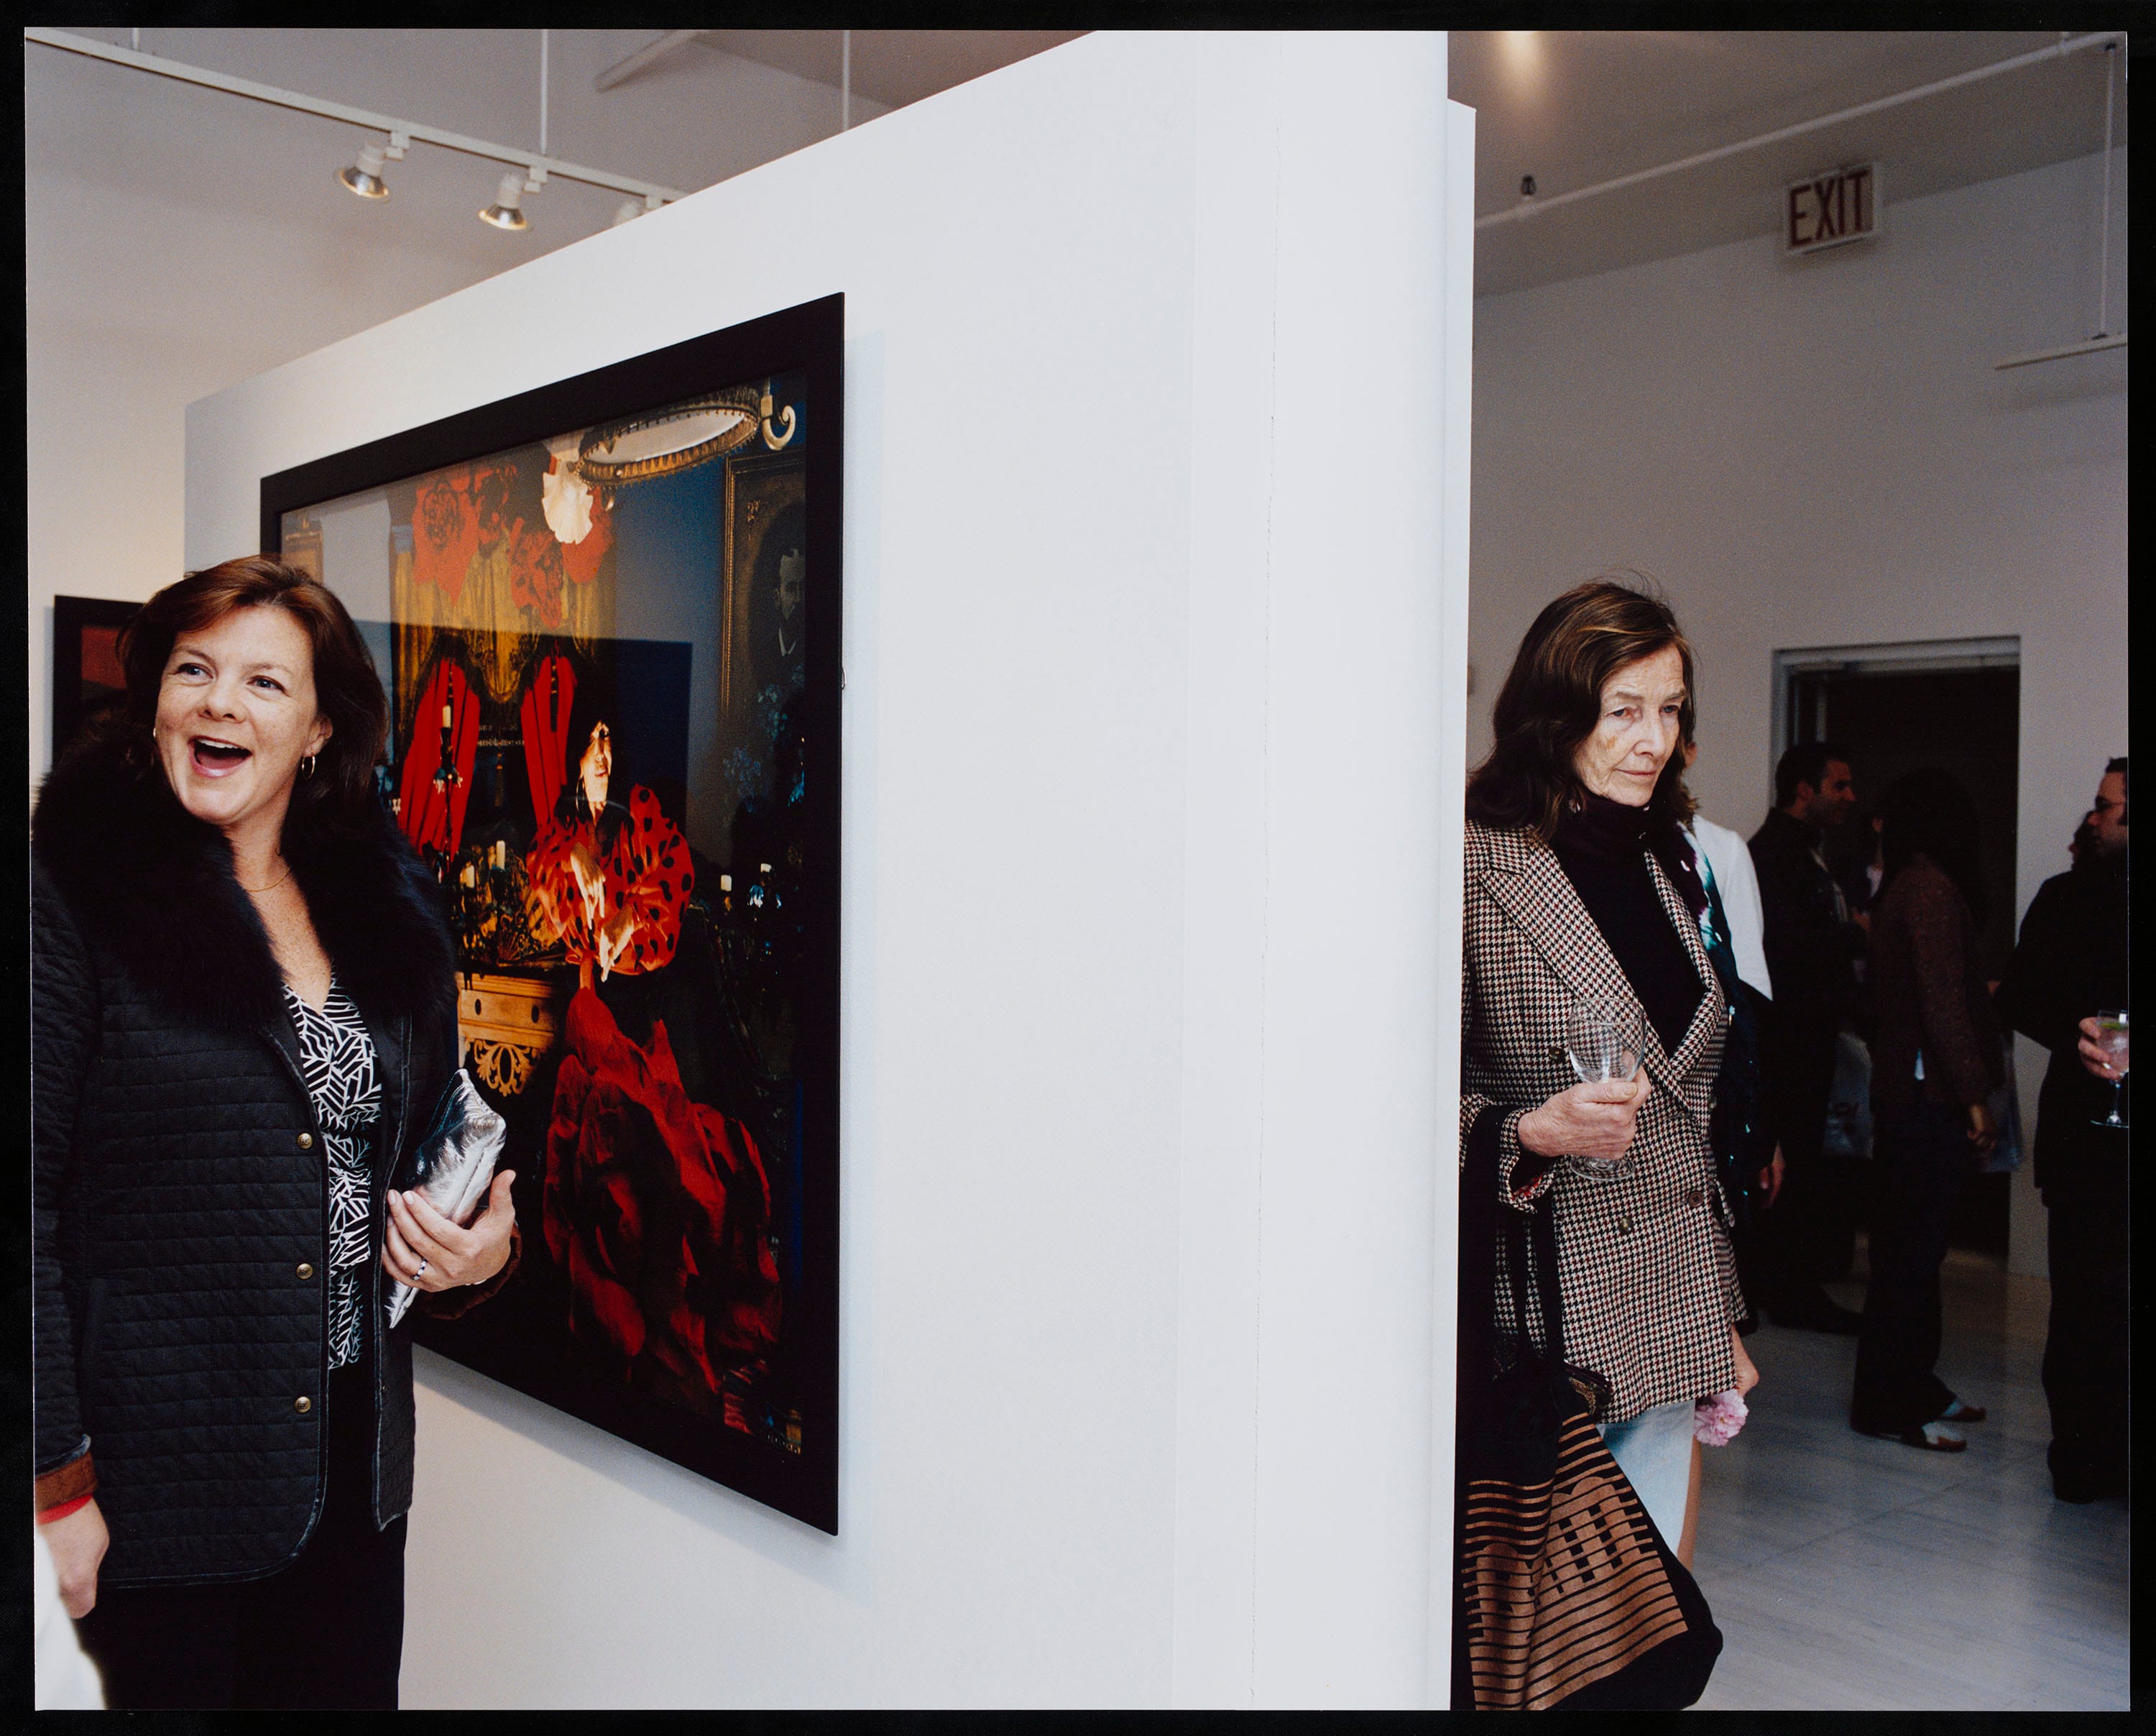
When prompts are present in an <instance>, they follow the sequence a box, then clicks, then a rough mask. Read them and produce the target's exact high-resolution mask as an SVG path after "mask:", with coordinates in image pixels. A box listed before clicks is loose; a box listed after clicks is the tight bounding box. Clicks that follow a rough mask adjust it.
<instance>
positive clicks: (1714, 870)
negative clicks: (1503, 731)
mask: <svg viewBox="0 0 2156 1736" xmlns="http://www.w3.org/2000/svg"><path fill="white" fill-rule="evenodd" d="M1682 752H1683V754H1684V768H1685V771H1686V773H1687V774H1689V773H1691V768H1692V765H1693V763H1694V762H1695V761H1697V759H1698V758H1699V742H1698V741H1697V739H1696V738H1694V737H1689V736H1688V737H1686V738H1685V743H1684V747H1683V749H1682ZM1684 833H1685V837H1686V840H1689V841H1690V843H1691V847H1692V853H1693V855H1695V856H1697V859H1698V862H1699V873H1700V879H1701V881H1702V882H1703V883H1704V884H1705V886H1706V888H1707V908H1706V910H1705V911H1703V912H1701V915H1700V919H1699V930H1700V938H1701V939H1702V941H1703V942H1705V943H1706V946H1707V958H1708V961H1709V962H1710V963H1712V965H1713V966H1714V973H1715V975H1716V977H1717V978H1719V979H1720V981H1721V984H1722V994H1723V995H1724V996H1725V997H1726V998H1727V1000H1728V1003H1729V1034H1728V1036H1727V1039H1726V1040H1725V1041H1724V1043H1723V1046H1722V1067H1721V1071H1719V1072H1718V1073H1717V1075H1716V1076H1715V1085H1714V1097H1713V1099H1712V1107H1710V1109H1709V1111H1708V1114H1707V1144H1708V1146H1709V1147H1710V1148H1712V1151H1713V1153H1714V1158H1715V1162H1716V1163H1717V1166H1718V1167H1719V1169H1720V1172H1721V1176H1722V1193H1723V1194H1724V1196H1725V1197H1726V1198H1727V1200H1728V1204H1729V1209H1730V1218H1731V1223H1730V1230H1729V1240H1730V1244H1731V1246H1732V1250H1733V1251H1734V1252H1735V1255H1736V1258H1737V1273H1738V1280H1739V1281H1740V1283H1741V1285H1742V1287H1743V1289H1744V1290H1745V1291H1746V1292H1750V1291H1751V1290H1752V1289H1753V1287H1755V1286H1756V1285H1757V1284H1758V1281H1759V1276H1758V1274H1759V1253H1758V1220H1759V1215H1760V1214H1761V1213H1763V1212H1764V1211H1767V1210H1771V1209H1772V1208H1773V1206H1774V1199H1775V1196H1776V1195H1777V1194H1779V1193H1780V1192H1781V1190H1782V1174H1783V1167H1784V1166H1783V1163H1782V1153H1781V1152H1780V1151H1779V1149H1778V1148H1775V1146H1774V1130H1773V1128H1772V1127H1770V1126H1769V1125H1768V1122H1767V1117H1766V1104H1765V1100H1764V1096H1763V1091H1762V1090H1761V1078H1760V1068H1759V1041H1760V1032H1761V1030H1762V1029H1763V1025H1764V1023H1765V1017H1766V1013H1767V1006H1768V1002H1769V1001H1770V1000H1772V999H1773V998H1774V979H1773V978H1772V977H1770V976H1769V975H1768V971H1767V954H1766V948H1765V944H1764V938H1763V935H1764V923H1763V920H1762V917H1761V915H1760V911H1759V881H1758V876H1757V874H1755V873H1754V871H1753V866H1752V852H1751V851H1750V850H1748V849H1747V848H1746V847H1745V843H1744V839H1743V835H1742V834H1741V833H1738V832H1732V830H1730V829H1729V828H1728V827H1727V826H1718V825H1717V824H1715V823H1714V822H1713V821H1712V820H1711V819H1707V818H1706V817H1705V816H1704V815H1702V814H1697V813H1695V814H1693V815H1692V817H1691V820H1690V821H1689V822H1687V823H1686V826H1685V829H1684ZM1758 1324H1759V1322H1758V1317H1756V1316H1755V1315H1754V1314H1753V1312H1752V1311H1751V1309H1750V1308H1749V1307H1747V1308H1744V1309H1743V1311H1742V1312H1740V1313H1739V1314H1738V1319H1737V1330H1738V1333H1739V1335H1740V1336H1741V1335H1743V1334H1744V1333H1750V1332H1753V1331H1754V1330H1756V1329H1757V1328H1758ZM1699 1485H1700V1445H1699V1441H1697V1439H1696V1438H1695V1439H1694V1441H1692V1444H1691V1477H1690V1482H1689V1486H1688V1487H1687V1490H1686V1497H1685V1527H1684V1533H1683V1534H1682V1536H1681V1537H1680V1538H1678V1540H1677V1546H1676V1548H1677V1559H1678V1560H1680V1561H1681V1562H1682V1563H1683V1564H1685V1565H1686V1567H1687V1568H1689V1567H1690V1566H1691V1559H1692V1545H1693V1543H1694V1542H1695V1540H1696V1535H1697V1527H1698V1524H1699V1509H1700V1500H1699Z"/></svg>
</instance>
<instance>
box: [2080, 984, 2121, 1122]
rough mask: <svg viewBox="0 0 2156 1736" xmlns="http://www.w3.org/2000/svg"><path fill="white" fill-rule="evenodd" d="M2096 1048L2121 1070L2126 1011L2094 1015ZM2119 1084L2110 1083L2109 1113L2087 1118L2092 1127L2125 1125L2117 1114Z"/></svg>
mask: <svg viewBox="0 0 2156 1736" xmlns="http://www.w3.org/2000/svg"><path fill="white" fill-rule="evenodd" d="M2096 1046H2097V1048H2099V1049H2101V1050H2103V1052H2104V1055H2105V1057H2106V1058H2107V1060H2109V1061H2110V1062H2111V1064H2112V1066H2115V1067H2118V1068H2120V1069H2122V1070H2123V1068H2124V1066H2125V1065H2126V1056H2127V1040H2126V1011H2125V1009H2123V1008H2121V1009H2118V1010H2117V1011H2116V1012H2107V1013H2098V1014H2097V1015H2096ZM2120 1083H2121V1081H2118V1080H2117V1079H2114V1080H2112V1081H2111V1113H2110V1114H2108V1115H2092V1116H2091V1117H2089V1124H2090V1125H2091V1126H2092V1127H2125V1126H2126V1125H2127V1120H2126V1117H2124V1116H2123V1115H2121V1114H2120V1113H2119V1112H2118V1087H2119V1085H2120Z"/></svg>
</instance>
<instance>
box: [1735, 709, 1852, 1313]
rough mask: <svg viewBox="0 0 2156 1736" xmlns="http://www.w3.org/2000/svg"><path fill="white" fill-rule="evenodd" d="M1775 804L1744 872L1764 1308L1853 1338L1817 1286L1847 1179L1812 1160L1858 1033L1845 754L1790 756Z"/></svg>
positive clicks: (1815, 749)
mask: <svg viewBox="0 0 2156 1736" xmlns="http://www.w3.org/2000/svg"><path fill="white" fill-rule="evenodd" d="M1774 803H1775V806H1774V812H1773V813H1771V814H1768V816H1767V819H1766V823H1765V824H1763V825H1762V826H1761V827H1760V828H1759V829H1758V831H1757V832H1755V833H1754V834H1753V836H1752V862H1753V867H1754V868H1756V869H1757V870H1758V876H1759V901H1760V904H1761V906H1762V907H1763V911H1764V913H1765V917H1766V947H1767V968H1768V973H1770V974H1771V975H1772V977H1773V978H1774V1000H1773V1002H1772V1003H1771V1004H1770V1008H1769V1010H1768V1016H1767V1020H1766V1030H1765V1040H1764V1042H1763V1045H1762V1050H1761V1056H1760V1060H1761V1071H1762V1074H1763V1081H1762V1082H1763V1086H1764V1087H1765V1096H1766V1100H1767V1112H1768V1122H1769V1123H1770V1125H1772V1126H1773V1127H1774V1130H1775V1133H1776V1135H1777V1137H1778V1138H1779V1139H1780V1142H1781V1147H1782V1157H1783V1160H1784V1164H1785V1165H1786V1174H1785V1177H1784V1182H1783V1186H1782V1195H1781V1198H1780V1199H1779V1200H1778V1201H1777V1202H1776V1203H1775V1205H1774V1209H1773V1210H1771V1211H1769V1212H1768V1213H1767V1214H1766V1215H1765V1216H1764V1218H1763V1220H1762V1221H1761V1224H1760V1233H1759V1255H1760V1261H1759V1263H1760V1267H1761V1271H1760V1278H1761V1282H1762V1287H1763V1289H1764V1290H1765V1292H1766V1294H1765V1295H1764V1296H1763V1297H1762V1298H1760V1300H1761V1302H1762V1303H1763V1306H1764V1307H1765V1308H1766V1311H1767V1313H1768V1317H1769V1318H1771V1319H1772V1320H1773V1321H1774V1323H1775V1324H1776V1325H1777V1326H1797V1327H1808V1328H1812V1329H1813V1330H1815V1331H1818V1332H1831V1333H1855V1332H1856V1328H1857V1324H1858V1322H1859V1320H1860V1319H1861V1316H1859V1315H1858V1314H1857V1313H1856V1311H1855V1310H1854V1309H1851V1308H1845V1307H1841V1306H1840V1305H1839V1304H1838V1303H1836V1302H1835V1301H1834V1300H1833V1298H1832V1297H1829V1296H1828V1295H1827V1293H1826V1291H1825V1287H1823V1286H1822V1285H1821V1283H1820V1274H1821V1272H1822V1271H1824V1270H1825V1269H1827V1268H1828V1267H1829V1266H1830V1265H1831V1264H1834V1263H1835V1257H1834V1256H1835V1243H1836V1241H1837V1240H1841V1239H1842V1238H1843V1237H1845V1235H1846V1233H1847V1230H1846V1225H1847V1221H1848V1218H1849V1215H1850V1212H1851V1206H1852V1204H1853V1202H1852V1201H1851V1198H1850V1195H1851V1192H1852V1183H1853V1178H1851V1177H1850V1176H1847V1175H1845V1174H1839V1173H1835V1172H1833V1171H1830V1169H1829V1168H1828V1167H1827V1164H1826V1160H1825V1158H1824V1157H1823V1156H1822V1154H1821V1152H1820V1145H1821V1143H1822V1142H1823V1140H1824V1138H1825V1132H1826V1112H1827V1100H1828V1098H1829V1097H1830V1094H1831V1093H1832V1091H1833V1088H1834V1061H1835V1034H1836V1033H1837V1032H1838V1031H1840V1030H1841V1028H1842V1027H1843V1026H1844V1025H1856V1024H1858V1023H1860V1022H1861V1017H1862V1011H1863V1000H1862V989H1861V987H1860V986H1859V984H1858V982H1857V976H1856V960H1857V958H1860V957H1861V955H1862V953H1863V952H1864V950H1865V918H1864V917H1861V916H1852V915H1851V912H1850V909H1849V905H1848V901H1847V900H1846V898H1845V896H1843V894H1842V891H1841V888H1840V886H1839V885H1838V884H1837V883H1836V881H1835V877H1834V876H1833V874H1832V873H1831V872H1830V871H1829V870H1828V867H1827V864H1826V855H1825V848H1824V845H1825V832H1826V829H1827V828H1828V827H1829V826H1832V825H1836V824H1840V822H1841V821H1842V820H1844V819H1845V818H1846V817H1847V816H1848V814H1849V813H1850V810H1851V809H1853V808H1854V807H1855V806H1856V784H1855V783H1854V782H1853V781H1852V779H1851V776H1850V769H1849V755H1848V753H1847V752H1845V750H1844V749H1842V748H1840V747H1836V746H1835V744H1834V743H1832V742H1799V744H1798V745H1797V746H1795V747H1792V748H1790V749H1789V752H1786V753H1784V755H1783V756H1782V759H1781V763H1780V764H1779V765H1778V766H1776V767H1775V768H1774Z"/></svg>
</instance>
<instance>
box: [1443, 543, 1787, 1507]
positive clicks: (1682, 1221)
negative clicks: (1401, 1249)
mask: <svg viewBox="0 0 2156 1736" xmlns="http://www.w3.org/2000/svg"><path fill="white" fill-rule="evenodd" d="M1495 723H1496V745H1495V746H1494V747H1492V748H1491V752H1490V755H1489V758H1487V759H1486V760H1485V761H1484V762H1483V763H1482V764H1481V766H1480V767H1478V768H1476V772H1475V773H1474V775H1473V776H1472V777H1471V778H1470V780H1469V783H1468V792H1467V813H1468V824H1467V846H1466V948H1465V973H1466V980H1465V985H1464V994H1465V1003H1466V1018H1465V1028H1464V1032H1463V1047H1462V1055H1461V1086H1460V1093H1461V1094H1460V1143H1461V1151H1462V1160H1463V1162H1464V1161H1465V1154H1466V1149H1467V1146H1468V1143H1469V1140H1470V1138H1471V1136H1472V1135H1473V1134H1474V1133H1475V1130H1476V1127H1477V1124H1478V1123H1481V1125H1482V1127H1483V1133H1484V1137H1485V1138H1487V1137H1489V1135H1490V1134H1491V1133H1492V1132H1494V1133H1495V1137H1496V1150H1497V1165H1498V1187H1499V1190H1500V1193H1501V1198H1502V1200H1503V1204H1504V1206H1505V1207H1506V1208H1507V1209H1510V1210H1514V1211H1518V1212H1522V1213H1525V1212H1532V1211H1534V1210H1537V1209H1538V1208H1539V1207H1540V1206H1541V1205H1542V1204H1543V1202H1544V1201H1545V1200H1547V1201H1548V1202H1549V1204H1550V1208H1551V1210H1552V1211H1553V1221H1554V1226H1555V1230H1556V1241H1557V1250H1558V1292H1559V1296H1560V1298H1561V1300H1562V1303H1563V1315H1564V1333H1565V1353H1566V1359H1567V1360H1568V1362H1570V1363H1572V1364H1574V1365H1576V1366H1579V1367H1584V1368H1589V1369H1594V1371H1595V1372H1596V1373H1598V1374H1600V1375H1601V1376H1602V1378H1603V1379H1604V1381H1605V1382H1606V1383H1607V1384H1608V1386H1609V1405H1608V1406H1607V1409H1606V1410H1604V1413H1603V1415H1601V1417H1600V1418H1599V1425H1600V1426H1601V1428H1602V1430H1603V1434H1604V1439H1605V1440H1606V1441H1608V1443H1609V1448H1610V1450H1611V1451H1612V1453H1613V1454H1614V1456H1615V1457H1616V1459H1617V1461H1618V1463H1619V1464H1620V1465H1621V1466H1624V1468H1625V1473H1626V1475H1627V1476H1628V1477H1630V1480H1631V1482H1632V1484H1633V1486H1634V1487H1635V1489H1636V1490H1637V1491H1638V1493H1639V1496H1640V1501H1641V1502H1642V1503H1643V1504H1644V1505H1645V1507H1646V1509H1647V1513H1648V1514H1649V1516H1650V1518H1652V1519H1653V1520H1654V1522H1655V1526H1656V1528H1658V1529H1659V1530H1660V1531H1661V1533H1662V1535H1663V1537H1664V1538H1665V1539H1666V1540H1667V1541H1668V1542H1669V1543H1671V1545H1672V1546H1674V1545H1675V1544H1676V1541H1677V1539H1678V1538H1680V1536H1681V1534H1682V1533H1683V1530H1684V1518H1685V1507H1686V1482H1687V1477H1688V1473H1689V1471H1690V1468H1691V1425H1692V1407H1693V1405H1694V1403H1695V1401H1696V1400H1699V1399H1702V1398H1706V1397H1709V1396H1711V1395H1712V1394H1717V1393H1719V1392H1723V1391H1727V1390H1729V1389H1737V1390H1738V1391H1743V1390H1744V1389H1748V1387H1749V1386H1750V1385H1751V1384H1752V1383H1753V1380H1754V1379H1756V1378H1757V1377H1756V1375H1755V1374H1753V1370H1752V1367H1751V1363H1750V1359H1749V1358H1748V1357H1747V1356H1746V1355H1745V1353H1744V1348H1743V1345H1742V1343H1739V1341H1738V1336H1737V1332H1736V1324H1735V1323H1736V1321H1737V1319H1738V1316H1739V1314H1740V1312H1742V1310H1741V1298H1740V1296H1739V1293H1738V1285H1737V1278H1736V1273H1735V1269H1734V1266H1733V1262H1732V1258H1731V1254H1730V1243H1729V1214H1728V1207H1727V1203H1726V1202H1725V1201H1724V1200H1723V1199H1722V1193H1721V1189H1720V1186H1719V1184H1718V1182H1717V1178H1716V1174H1715V1163H1714V1159H1713V1156H1712V1153H1711V1151H1710V1149H1709V1146H1708V1140H1707V1117H1708V1111H1709V1099H1710V1096H1711V1093H1712V1087H1713V1084H1714V1080H1715V1075H1716V1071H1717V1066H1718V1065H1719V1062H1720V1058H1721V1051H1722V1033H1723V1025H1724V1020H1725V1019H1726V1016H1727V1014H1726V1007H1725V1004H1724V1002H1723V1000H1722V995H1721V994H1720V992H1719V990H1718V988H1717V979H1716V977H1715V973H1714V968H1713V966H1712V963H1710V962H1709V960H1708V958H1707V951H1706V948H1705V947H1704V946H1703V945H1702V942H1701V937H1700V930H1699V913H1700V912H1701V911H1702V909H1703V908H1704V907H1705V906H1706V894H1705V891H1704V890H1703V889H1702V886H1701V884H1700V881H1699V876H1698V874H1697V870H1696V868H1695V865H1694V863H1693V861H1692V858H1691V850H1690V847H1689V846H1688V845H1686V843H1685V841H1684V838H1683V835H1682V832H1681V826H1682V824H1683V822H1684V820H1685V819H1686V817H1687V816H1688V815H1689V814H1690V813H1691V801H1690V799H1689V798H1688V797H1687V796H1686V794H1685V789H1684V783H1683V769H1682V767H1681V764H1673V763H1672V758H1673V756H1674V755H1675V753H1676V749H1677V746H1678V743H1679V742H1681V741H1683V740H1685V739H1687V738H1688V737H1690V736H1691V724H1692V655H1691V646H1690V645H1688V644H1687V643H1686V639H1685V637H1684V635H1683V634H1682V632H1681V631H1680V630H1679V629H1678V626H1677V623H1676V617H1675V616H1674V615H1672V614H1671V612H1670V610H1669V609H1668V607H1667V606H1666V604H1664V603H1661V602H1658V601H1656V600H1655V599H1654V598H1650V597H1648V596H1645V595H1644V594H1642V593H1640V592H1638V591H1636V590H1634V589H1631V588H1628V587H1627V586H1625V585H1623V584H1620V583H1614V582H1612V581H1610V580H1607V579H1598V580H1595V581H1594V582H1592V583H1588V584H1584V585H1581V586H1578V587H1577V588H1574V589H1573V590H1570V591H1568V592H1567V593H1565V594H1564V595H1563V596H1562V597H1559V598H1558V599H1557V600H1556V601H1555V602H1553V603H1551V604H1549V606H1548V608H1546V609H1543V612H1542V613H1541V614H1539V615H1538V616H1537V617H1536V619H1535V622H1534V624H1533V625H1532V627H1530V628H1529V629H1527V637H1526V638H1525V639H1523V640H1522V641H1521V645H1520V649H1519V654H1518V655H1517V657H1516V658H1515V660H1514V661H1513V664H1512V673H1511V674H1510V675H1508V676H1507V678H1506V681H1505V686H1504V688H1503V691H1501V693H1500V694H1499V695H1498V697H1497V704H1496V715H1495ZM1584 1006H1592V1007H1599V1008H1602V1009H1606V1010H1607V1011H1608V1012H1609V1014H1612V1015H1614V1022H1615V1023H1616V1024H1618V1025H1632V1026H1634V1027H1635V1028H1636V1029H1637V1030H1639V1032H1640V1057H1641V1063H1642V1064H1641V1066H1640V1070H1639V1073H1638V1075H1637V1076H1635V1077H1634V1078H1632V1079H1630V1080H1621V1079H1615V1078H1612V1079H1601V1080H1597V1079H1590V1080H1587V1081H1582V1080H1580V1079H1579V1078H1578V1077H1577V1076H1575V1074H1574V1072H1573V1068H1572V1066H1571V1065H1570V1064H1569V1063H1568V1058H1567V1055H1568V1044H1570V1043H1571V1042H1572V1041H1573V1038H1572V1036H1571V1035H1570V1033H1571V1026H1572V1022H1573V1015H1574V1014H1575V1012H1576V1011H1578V1010H1579V1009H1582V1008H1583V1007H1584ZM1499 1258H1500V1261H1502V1259H1503V1252H1502V1250H1500V1253H1499ZM1502 1269H1503V1268H1502V1265H1501V1266H1500V1271H1502Z"/></svg>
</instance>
